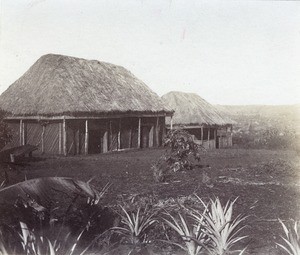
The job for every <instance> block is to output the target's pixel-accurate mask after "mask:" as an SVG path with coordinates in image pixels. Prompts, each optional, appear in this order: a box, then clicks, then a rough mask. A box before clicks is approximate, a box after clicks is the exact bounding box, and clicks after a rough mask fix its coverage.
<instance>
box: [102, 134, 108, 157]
mask: <svg viewBox="0 0 300 255" xmlns="http://www.w3.org/2000/svg"><path fill="white" fill-rule="evenodd" d="M107 140H108V131H107V130H105V132H104V135H103V150H102V152H103V153H105V152H107V151H108V142H107Z"/></svg>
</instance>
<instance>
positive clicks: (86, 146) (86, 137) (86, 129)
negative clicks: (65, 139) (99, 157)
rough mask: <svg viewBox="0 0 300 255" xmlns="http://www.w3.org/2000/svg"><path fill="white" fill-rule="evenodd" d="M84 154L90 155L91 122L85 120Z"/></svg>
mask: <svg viewBox="0 0 300 255" xmlns="http://www.w3.org/2000/svg"><path fill="white" fill-rule="evenodd" d="M84 153H85V155H87V154H88V153H89V121H88V120H85V136H84Z"/></svg>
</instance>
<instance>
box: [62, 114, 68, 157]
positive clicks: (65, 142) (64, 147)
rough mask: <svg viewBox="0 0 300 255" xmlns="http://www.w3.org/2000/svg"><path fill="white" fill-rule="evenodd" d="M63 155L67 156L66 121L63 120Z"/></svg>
mask: <svg viewBox="0 0 300 255" xmlns="http://www.w3.org/2000/svg"><path fill="white" fill-rule="evenodd" d="M63 153H64V155H65V156H67V154H68V151H67V125H66V119H63Z"/></svg>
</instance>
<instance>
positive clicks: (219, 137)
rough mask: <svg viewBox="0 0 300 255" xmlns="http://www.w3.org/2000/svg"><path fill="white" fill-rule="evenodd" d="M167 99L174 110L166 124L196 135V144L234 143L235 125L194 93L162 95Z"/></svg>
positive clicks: (223, 144) (227, 144) (223, 145)
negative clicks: (233, 132) (233, 131)
mask: <svg viewBox="0 0 300 255" xmlns="http://www.w3.org/2000/svg"><path fill="white" fill-rule="evenodd" d="M162 99H163V100H164V102H165V103H166V104H167V105H168V107H171V108H172V109H174V110H175V113H174V115H173V116H171V117H170V118H167V120H166V127H167V129H168V130H171V129H182V130H186V131H188V132H189V133H190V134H191V135H193V137H194V140H195V142H196V143H197V144H199V145H202V146H203V147H204V148H205V149H215V148H228V147H231V146H232V125H233V124H234V121H232V120H230V119H229V118H228V117H227V116H226V115H225V114H222V113H221V112H219V111H218V110H217V109H216V108H215V107H214V106H213V105H211V104H210V103H208V102H207V101H205V100H204V99H203V98H201V97H200V96H199V95H197V94H195V93H185V92H177V91H172V92H169V93H167V94H165V95H163V96H162Z"/></svg>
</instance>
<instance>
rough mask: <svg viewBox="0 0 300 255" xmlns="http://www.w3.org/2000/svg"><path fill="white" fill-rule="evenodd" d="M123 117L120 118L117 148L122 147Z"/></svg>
mask: <svg viewBox="0 0 300 255" xmlns="http://www.w3.org/2000/svg"><path fill="white" fill-rule="evenodd" d="M121 125H122V124H121V118H120V119H119V131H118V144H117V150H120V149H121Z"/></svg>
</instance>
